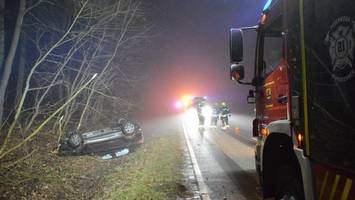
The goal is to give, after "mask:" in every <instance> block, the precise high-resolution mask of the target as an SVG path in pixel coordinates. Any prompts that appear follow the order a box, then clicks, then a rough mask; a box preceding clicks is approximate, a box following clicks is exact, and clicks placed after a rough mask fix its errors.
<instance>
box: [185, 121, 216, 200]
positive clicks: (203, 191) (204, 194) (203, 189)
mask: <svg viewBox="0 0 355 200" xmlns="http://www.w3.org/2000/svg"><path fill="white" fill-rule="evenodd" d="M182 128H183V129H184V135H185V140H186V143H187V147H188V149H189V154H190V157H191V162H192V166H193V168H194V172H195V176H196V179H197V185H198V187H199V190H200V197H201V199H202V200H210V196H209V195H208V194H209V189H208V186H207V185H206V183H205V182H204V181H203V177H202V173H201V170H200V168H199V166H198V163H197V160H196V155H195V152H194V150H193V149H192V146H191V143H190V140H189V138H188V135H187V130H186V128H185V124H184V122H182Z"/></svg>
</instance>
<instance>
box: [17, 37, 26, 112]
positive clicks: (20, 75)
mask: <svg viewBox="0 0 355 200" xmlns="http://www.w3.org/2000/svg"><path fill="white" fill-rule="evenodd" d="M20 48H21V49H20V55H19V56H20V61H19V66H18V67H19V68H18V75H17V83H16V96H15V106H17V104H18V103H19V101H20V99H21V95H22V90H23V83H24V80H25V69H26V67H25V66H26V46H25V44H23V43H22V44H21V45H20Z"/></svg>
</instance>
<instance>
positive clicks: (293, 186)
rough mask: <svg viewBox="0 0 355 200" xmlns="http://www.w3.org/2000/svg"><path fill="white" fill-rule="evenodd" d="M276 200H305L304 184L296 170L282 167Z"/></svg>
mask: <svg viewBox="0 0 355 200" xmlns="http://www.w3.org/2000/svg"><path fill="white" fill-rule="evenodd" d="M276 200H304V192H303V184H302V180H301V177H299V176H297V173H296V170H295V169H294V168H292V167H290V166H285V167H281V168H280V170H279V173H278V177H277V188H276Z"/></svg>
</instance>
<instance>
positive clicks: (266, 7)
mask: <svg viewBox="0 0 355 200" xmlns="http://www.w3.org/2000/svg"><path fill="white" fill-rule="evenodd" d="M271 3H272V0H268V1H267V2H266V4H265V6H264V9H263V11H266V10H268V9H269V8H270V6H271Z"/></svg>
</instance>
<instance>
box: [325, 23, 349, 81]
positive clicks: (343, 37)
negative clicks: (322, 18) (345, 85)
mask: <svg viewBox="0 0 355 200" xmlns="http://www.w3.org/2000/svg"><path fill="white" fill-rule="evenodd" d="M354 34H355V21H353V20H352V19H351V17H348V16H343V17H340V18H338V19H336V20H335V21H334V22H333V24H332V25H331V27H330V31H329V32H328V34H327V36H326V38H325V42H326V44H327V45H328V47H329V54H330V58H331V60H332V68H331V70H332V77H333V78H334V79H335V80H336V81H338V82H345V81H348V80H350V79H351V78H352V77H353V76H354V75H355V70H354V68H353V64H354V47H355V43H354V42H355V39H354Z"/></svg>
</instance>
